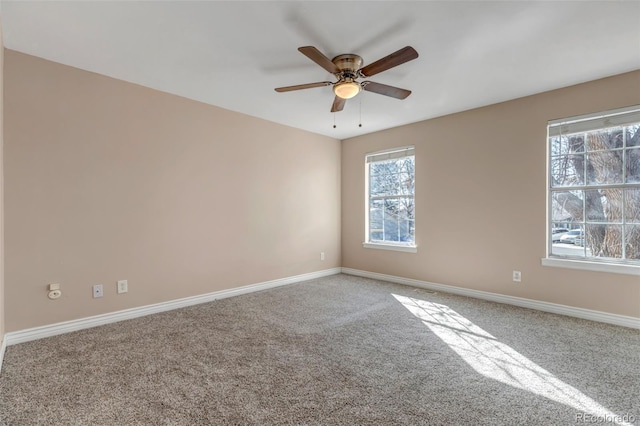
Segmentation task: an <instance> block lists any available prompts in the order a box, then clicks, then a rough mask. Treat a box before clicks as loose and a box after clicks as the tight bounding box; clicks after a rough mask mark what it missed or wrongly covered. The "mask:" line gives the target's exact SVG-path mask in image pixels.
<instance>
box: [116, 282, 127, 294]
mask: <svg viewBox="0 0 640 426" xmlns="http://www.w3.org/2000/svg"><path fill="white" fill-rule="evenodd" d="M128 291H129V283H128V282H127V280H119V281H118V294H120V293H126V292H128Z"/></svg>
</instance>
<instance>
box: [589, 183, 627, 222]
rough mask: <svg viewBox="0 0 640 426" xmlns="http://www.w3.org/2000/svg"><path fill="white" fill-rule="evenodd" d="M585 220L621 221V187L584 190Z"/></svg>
mask: <svg viewBox="0 0 640 426" xmlns="http://www.w3.org/2000/svg"><path fill="white" fill-rule="evenodd" d="M585 208H586V213H587V222H600V223H622V189H620V188H605V189H599V190H598V189H595V190H589V191H585Z"/></svg>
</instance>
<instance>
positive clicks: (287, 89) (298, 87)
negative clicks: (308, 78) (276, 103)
mask: <svg viewBox="0 0 640 426" xmlns="http://www.w3.org/2000/svg"><path fill="white" fill-rule="evenodd" d="M332 84H333V83H332V82H330V81H320V82H318V83H307V84H298V85H296V86H286V87H278V88H276V89H275V90H276V92H280V93H282V92H291V91H292V90H302V89H312V88H314V87H322V86H331V85H332Z"/></svg>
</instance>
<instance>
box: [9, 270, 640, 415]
mask: <svg viewBox="0 0 640 426" xmlns="http://www.w3.org/2000/svg"><path fill="white" fill-rule="evenodd" d="M639 395H640V332H639V331H638V330H633V329H628V328H622V327H616V326H611V325H605V324H600V323H595V322H590V321H585V320H579V319H574V318H568V317H563V316H559V315H553V314H546V313H541V312H537V311H533V310H528V309H522V308H517V307H512V306H507V305H500V304H496V303H491V302H485V301H480V300H476V299H471V298H466V297H460V296H454V295H450V294H444V293H431V292H428V291H425V290H420V289H414V288H411V287H405V286H401V285H396V284H389V283H383V282H380V281H375V280H369V279H364V278H357V277H352V276H348V275H336V276H331V277H327V278H322V279H318V280H312V281H307V282H303V283H299V284H295V285H290V286H286V287H280V288H276V289H272V290H268V291H263V292H258V293H253V294H249V295H244V296H239V297H234V298H229V299H223V300H219V301H215V302H212V303H208V304H203V305H198V306H194V307H190V308H185V309H180V310H176V311H172V312H166V313H162V314H157V315H152V316H147V317H144V318H139V319H135V320H129V321H124V322H120V323H116V324H111V325H106V326H102V327H97V328H93V329H88V330H83V331H78V332H74V333H70V334H66V335H61V336H56V337H52V338H48V339H42V340H38V341H34V342H29V343H23V344H19V345H15V346H10V347H8V348H7V351H6V354H5V361H4V366H3V369H2V374H1V375H0V423H1V424H3V425H203V424H234V425H235V424H237V425H244V424H250V425H269V424H285V425H288V424H291V425H293V424H296V425H298V424H306V425H321V424H322V425H325V424H326V425H334V424H335V425H356V424H357V425H361V424H375V425H378V424H379V425H393V424H407V425H416V424H425V425H477V424H480V425H484V424H486V425H516V424H518V425H527V424H530V425H573V424H580V423H587V424H593V423H595V421H600V420H602V421H600V422H599V423H598V424H614V423H615V422H617V423H618V424H640V397H639Z"/></svg>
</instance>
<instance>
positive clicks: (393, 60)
mask: <svg viewBox="0 0 640 426" xmlns="http://www.w3.org/2000/svg"><path fill="white" fill-rule="evenodd" d="M417 57H418V52H416V50H415V49H414V48H413V47H411V46H407V47H403V48H402V49H400V50H398V51H397V52H393V53H392V54H391V55H388V56H385V57H384V58H382V59H378V60H377V61H375V62H374V63H372V64H369V65H367V66H366V67H363V68H361V69H360V74H362V75H363V76H365V77H371V76H372V75H375V74H378V73H381V72H382V71H386V70H388V69H390V68H393V67H397V66H398V65H401V64H404V63H405V62H409V61H412V60H414V59H415V58H417Z"/></svg>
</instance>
